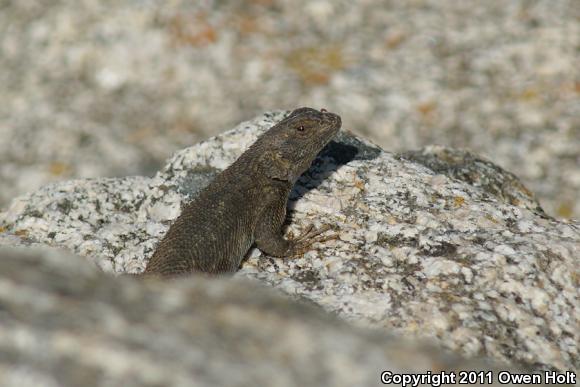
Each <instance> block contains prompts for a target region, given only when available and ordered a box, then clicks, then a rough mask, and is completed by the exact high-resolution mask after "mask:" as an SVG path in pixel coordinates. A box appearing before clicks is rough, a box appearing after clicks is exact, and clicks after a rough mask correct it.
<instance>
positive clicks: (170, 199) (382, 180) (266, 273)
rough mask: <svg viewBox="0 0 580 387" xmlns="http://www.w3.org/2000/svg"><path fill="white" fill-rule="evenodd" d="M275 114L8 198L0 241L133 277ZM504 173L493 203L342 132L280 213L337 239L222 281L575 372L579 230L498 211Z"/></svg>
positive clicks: (507, 209)
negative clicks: (325, 227)
mask: <svg viewBox="0 0 580 387" xmlns="http://www.w3.org/2000/svg"><path fill="white" fill-rule="evenodd" d="M283 114H284V113H268V114H265V115H264V116H261V117H258V118H256V119H255V120H253V121H250V122H246V123H242V124H240V125H239V126H238V127H237V128H235V129H233V130H232V131H230V132H227V133H225V134H223V135H220V136H218V137H216V138H214V139H211V140H208V141H206V142H203V143H200V144H198V145H195V146H193V147H191V148H188V149H184V150H182V151H180V152H178V153H176V154H175V155H174V156H173V157H172V158H171V159H170V160H169V161H168V163H167V165H166V167H165V168H164V169H163V170H162V171H161V172H159V173H158V174H157V175H156V176H155V177H153V178H145V177H131V178H121V179H100V180H78V181H70V182H64V183H60V184H56V185H52V186H47V187H45V188H43V189H41V190H39V191H37V192H35V193H32V194H29V195H27V196H24V197H21V198H19V199H17V200H16V201H15V202H14V203H13V204H12V206H11V207H10V208H9V209H8V210H7V211H6V212H5V213H2V214H1V215H0V222H1V223H0V224H1V225H2V227H3V228H4V230H5V232H4V235H5V236H4V237H3V238H0V243H5V244H15V242H14V241H15V236H17V239H16V240H18V239H22V240H23V241H26V242H27V243H31V242H34V243H40V244H46V245H52V246H60V247H64V248H67V249H69V250H72V251H73V252H75V253H77V254H79V255H82V256H85V257H87V258H89V259H90V260H91V261H93V262H95V263H96V264H97V265H98V266H100V267H101V268H102V269H103V270H105V271H108V272H118V273H120V272H140V271H142V270H143V268H144V265H145V263H146V260H147V259H148V258H149V256H150V255H151V253H152V251H153V249H154V247H155V245H156V243H157V242H158V241H159V238H160V237H161V236H162V235H163V233H164V231H165V230H166V229H167V227H168V224H169V222H170V220H171V219H172V218H174V217H175V216H176V215H177V213H178V210H177V209H178V208H179V206H180V205H181V203H183V202H184V201H185V200H187V198H188V197H191V195H194V192H195V191H196V188H194V187H193V186H192V185H194V183H193V182H194V181H196V179H198V180H199V181H205V180H207V179H210V178H211V176H213V175H214V174H215V171H216V170H221V169H223V168H225V167H226V166H227V165H229V164H230V163H231V162H232V161H233V160H235V158H236V157H237V156H239V155H240V154H241V153H242V152H243V151H244V150H245V149H246V148H247V146H248V145H249V144H251V143H252V142H253V141H254V140H255V139H256V137H257V136H258V135H259V134H260V133H261V132H263V131H264V130H266V129H267V128H268V127H270V126H271V125H272V124H273V123H274V122H276V121H278V120H280V119H281V118H282V117H283ZM345 139H349V140H345ZM450 152H454V151H450ZM438 162H439V163H444V162H445V160H444V159H441V160H439V161H438ZM453 165H455V164H453V161H452V163H450V164H449V166H448V167H447V170H452V169H453ZM470 168H472V169H471V170H472V172H473V173H476V174H480V176H486V179H490V181H502V179H503V178H504V177H505V176H506V172H503V171H502V170H500V169H499V168H495V167H494V166H493V164H490V163H488V162H486V163H484V164H481V163H477V162H476V163H472V164H471V165H470ZM443 169H445V168H443ZM494 171H495V172H494ZM206 174H207V175H206ZM196 176H197V177H196ZM202 176H205V177H203V178H202ZM507 176H509V177H510V179H512V180H511V181H512V182H515V183H514V184H508V185H503V186H502V188H501V191H500V192H501V193H502V194H501V195H500V196H498V195H494V194H491V193H490V191H489V187H488V186H487V185H478V184H473V182H465V181H462V180H459V179H457V178H455V177H450V176H447V175H446V174H443V173H441V171H439V172H434V171H433V170H432V169H429V168H425V166H424V165H422V164H419V163H417V162H415V161H408V160H405V159H402V158H401V157H397V156H395V155H393V154H391V153H388V152H384V151H382V150H380V149H379V148H377V147H376V146H374V145H372V144H370V143H367V142H366V141H365V140H363V139H361V138H355V137H353V136H352V135H350V134H348V133H347V132H344V133H343V134H342V135H341V137H340V138H338V139H337V141H336V142H334V143H331V144H329V146H328V147H327V148H326V149H325V150H324V151H323V152H322V155H321V157H319V158H318V159H317V160H316V161H315V162H314V164H313V167H312V168H311V169H310V170H309V171H308V172H307V173H306V174H305V175H304V176H303V177H302V178H301V179H300V180H299V183H298V184H297V186H296V187H295V189H294V191H293V195H292V197H291V199H292V200H291V202H290V204H289V207H290V208H291V210H292V212H291V214H292V217H293V221H292V224H293V225H294V226H293V227H292V230H291V231H294V232H297V231H299V229H300V228H301V225H306V224H314V225H322V224H325V223H330V224H332V225H334V226H336V227H337V229H338V236H339V238H338V239H337V240H334V241H328V242H326V243H324V244H323V245H318V246H316V248H314V249H313V250H312V251H310V252H308V253H307V254H305V255H304V256H302V257H297V258H295V259H274V258H271V257H264V256H262V255H261V254H260V253H259V252H257V251H255V250H254V251H251V252H250V253H249V254H248V258H247V260H246V261H245V262H244V263H243V264H242V268H241V270H240V272H239V273H238V274H236V277H250V278H255V279H258V280H260V281H262V282H264V283H267V284H270V285H271V286H273V287H275V288H277V289H280V290H282V291H284V292H286V293H287V294H289V295H291V296H293V297H297V298H304V299H308V300H310V301H311V302H313V303H315V304H317V305H319V306H321V307H322V308H324V309H325V310H327V311H330V312H332V313H335V314H337V315H338V316H340V317H342V318H344V319H346V320H349V321H351V322H354V323H356V324H359V325H367V326H368V325H370V326H373V327H376V328H379V329H382V330H384V331H385V332H389V333H391V334H395V335H398V336H401V337H405V338H413V339H415V338H417V337H420V338H427V339H430V340H433V341H434V342H436V343H438V344H439V345H441V346H442V347H444V348H447V349H449V350H452V351H456V352H458V353H459V354H462V355H467V356H481V355H485V356H488V357H490V358H493V359H496V360H498V361H504V362H515V363H518V362H521V363H523V364H527V365H529V366H531V367H533V368H534V369H556V370H560V371H565V370H574V369H578V367H579V363H578V359H579V356H578V343H579V341H580V340H579V339H580V337H579V330H578V317H577V310H578V309H579V306H580V305H579V301H578V300H579V290H578V289H579V286H578V278H579V276H578V267H579V265H578V257H579V251H580V229H579V225H578V224H577V223H574V222H562V221H556V220H553V219H551V218H547V217H546V216H544V215H542V213H541V212H539V211H537V208H536V207H534V202H533V201H531V199H530V201H527V202H526V201H521V202H520V203H514V201H513V200H511V199H508V200H505V198H506V197H510V196H512V197H519V196H518V195H521V192H520V190H519V187H520V185H519V183H517V179H516V178H515V177H514V176H513V175H511V174H509V175H507ZM516 183H517V184H516ZM201 184H203V183H201ZM515 204H517V205H515Z"/></svg>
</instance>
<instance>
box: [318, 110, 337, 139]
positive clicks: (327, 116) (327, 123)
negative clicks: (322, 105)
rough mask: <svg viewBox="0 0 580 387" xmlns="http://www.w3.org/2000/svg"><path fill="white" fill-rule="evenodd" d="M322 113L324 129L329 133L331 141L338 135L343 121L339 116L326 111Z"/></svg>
mask: <svg viewBox="0 0 580 387" xmlns="http://www.w3.org/2000/svg"><path fill="white" fill-rule="evenodd" d="M320 112H321V113H322V122H323V123H324V129H325V131H327V132H328V135H329V136H328V137H329V138H328V140H329V141H330V138H332V137H333V136H334V135H335V134H336V133H338V131H339V129H340V127H341V126H342V120H341V119H340V116H339V115H338V114H335V113H331V112H329V111H328V110H326V109H320Z"/></svg>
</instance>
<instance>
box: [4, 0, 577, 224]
mask: <svg viewBox="0 0 580 387" xmlns="http://www.w3.org/2000/svg"><path fill="white" fill-rule="evenodd" d="M579 17H580V5H579V3H578V0H538V1H529V0H511V1H505V0H486V1H457V0H414V1H398V0H397V1H395V0H391V1H385V0H365V1H351V0H316V1H313V0H245V1H215V0H206V1H190V0H175V1H170V2H168V1H160V0H148V1H134V0H114V1H113V0H81V1H71V0H61V1H40V0H26V1H10V0H0V69H2V71H0V181H2V182H3V183H4V184H2V185H1V186H0V207H5V206H6V205H7V203H8V202H9V201H10V200H11V199H12V198H14V197H15V196H17V195H20V194H22V193H24V192H29V191H31V190H34V189H36V188H37V187H40V186H41V185H44V184H45V183H46V182H47V181H54V180H57V179H60V180H64V179H68V178H71V177H96V176H123V175H129V174H140V175H149V174H152V173H153V172H154V171H156V170H157V169H158V168H159V167H160V165H161V163H162V162H163V160H164V159H165V158H166V157H167V154H169V153H170V152H173V151H174V150H176V149H181V148H183V147H185V146H189V145H190V144H193V143H195V142H197V141H198V140H200V139H203V138H206V137H208V136H209V135H213V134H217V133H219V132H222V131H223V130H225V129H227V128H229V127H231V126H233V125H234V124H237V123H238V122H240V121H242V120H244V119H248V118H250V117H252V116H253V115H255V114H258V113H259V112H263V111H266V110H271V109H278V108H280V107H283V108H287V109H290V108H294V107H297V106H298V105H306V106H312V107H317V108H321V107H325V108H327V109H329V110H331V111H336V112H338V113H339V114H340V115H341V116H342V117H343V119H344V123H345V127H346V128H354V129H356V131H357V132H358V133H361V134H364V135H365V137H369V138H371V139H373V140H374V141H375V142H377V143H378V144H379V145H382V146H383V147H385V149H389V150H393V151H402V150H407V149H416V148H419V147H421V146H425V145H427V144H433V143H437V144H442V145H446V146H451V147H461V148H471V149H473V150H474V151H475V152H477V153H479V154H485V155H487V156H488V157H489V158H492V159H493V160H494V162H496V163H497V164H499V165H501V166H503V167H504V168H506V169H508V170H510V171H512V172H514V173H516V174H517V175H518V176H520V177H521V178H522V179H523V180H524V182H525V183H526V185H527V186H529V187H531V189H532V190H533V191H534V192H535V193H537V194H538V196H539V198H540V201H541V203H542V205H543V206H544V208H545V210H546V212H547V213H548V214H551V215H553V216H559V217H576V218H579V217H580V195H578V192H579V191H580V168H578V165H579V164H580V151H579V150H580V103H578V101H579V98H580V66H579V65H578V63H579V62H578V52H579V47H580V23H578V20H579Z"/></svg>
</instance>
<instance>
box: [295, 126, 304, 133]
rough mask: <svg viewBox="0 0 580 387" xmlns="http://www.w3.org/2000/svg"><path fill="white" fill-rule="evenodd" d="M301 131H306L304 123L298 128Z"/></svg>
mask: <svg viewBox="0 0 580 387" xmlns="http://www.w3.org/2000/svg"><path fill="white" fill-rule="evenodd" d="M296 129H297V130H298V131H299V132H304V125H300V126H299V127H297V128H296Z"/></svg>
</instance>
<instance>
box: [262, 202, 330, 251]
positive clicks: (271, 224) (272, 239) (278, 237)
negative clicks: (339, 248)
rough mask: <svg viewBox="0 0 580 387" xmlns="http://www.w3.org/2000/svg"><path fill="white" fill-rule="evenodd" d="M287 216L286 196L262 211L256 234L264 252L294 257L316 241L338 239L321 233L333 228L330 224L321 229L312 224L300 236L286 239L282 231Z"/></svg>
mask: <svg viewBox="0 0 580 387" xmlns="http://www.w3.org/2000/svg"><path fill="white" fill-rule="evenodd" d="M285 217H286V198H283V200H275V201H273V202H272V203H270V204H269V205H267V206H266V207H265V208H264V210H263V211H262V215H261V216H260V221H259V223H258V224H257V226H256V234H255V236H256V246H257V247H258V248H259V249H260V250H261V251H263V252H264V253H266V254H268V255H272V256H274V257H293V256H296V255H302V254H304V253H305V252H307V251H308V250H310V247H311V246H312V245H313V244H314V243H317V242H325V241H328V240H331V239H336V235H330V236H322V235H321V234H322V233H324V232H326V231H328V230H330V229H331V227H330V226H328V225H326V226H323V227H321V228H320V229H314V226H313V225H310V226H309V227H308V229H307V230H306V232H304V233H303V234H301V235H299V236H298V237H295V238H294V237H291V239H285V238H284V237H283V233H282V225H283V223H284V219H285Z"/></svg>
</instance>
